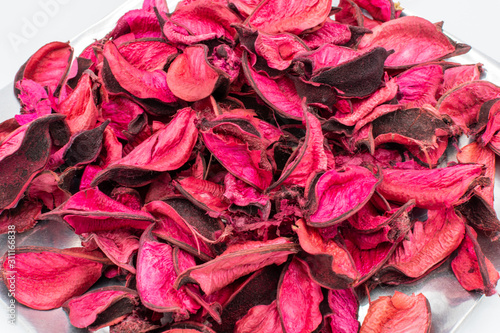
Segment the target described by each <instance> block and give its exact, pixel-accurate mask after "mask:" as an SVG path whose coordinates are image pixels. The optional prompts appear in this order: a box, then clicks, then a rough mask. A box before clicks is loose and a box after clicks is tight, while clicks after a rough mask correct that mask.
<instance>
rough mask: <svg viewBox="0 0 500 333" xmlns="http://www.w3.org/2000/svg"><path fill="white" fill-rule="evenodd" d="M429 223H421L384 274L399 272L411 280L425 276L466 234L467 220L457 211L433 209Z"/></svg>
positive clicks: (414, 229) (395, 255)
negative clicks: (393, 271) (390, 271)
mask: <svg viewBox="0 0 500 333" xmlns="http://www.w3.org/2000/svg"><path fill="white" fill-rule="evenodd" d="M428 214H429V215H428V216H429V217H428V219H427V221H426V222H425V223H423V222H420V221H417V222H416V223H415V225H414V227H413V230H412V231H410V233H409V234H408V236H407V239H405V240H403V241H402V243H401V244H400V245H399V246H398V248H397V249H396V251H395V252H394V254H393V255H392V257H391V258H390V259H389V261H388V262H387V264H386V268H384V269H383V270H382V272H381V274H383V272H385V271H386V269H389V270H393V269H395V270H397V271H399V272H401V273H402V274H404V275H405V276H407V277H411V278H418V277H420V276H423V275H424V274H425V273H427V272H428V271H429V270H431V269H432V268H433V267H434V266H435V265H437V264H439V263H440V262H441V261H443V260H445V259H446V258H447V257H448V256H449V255H450V254H451V253H452V252H453V251H455V250H456V249H457V248H458V246H459V245H460V243H461V242H462V239H463V237H464V233H465V221H464V219H463V218H462V217H459V216H458V215H457V214H455V212H454V211H453V209H443V210H430V211H429V213H428Z"/></svg>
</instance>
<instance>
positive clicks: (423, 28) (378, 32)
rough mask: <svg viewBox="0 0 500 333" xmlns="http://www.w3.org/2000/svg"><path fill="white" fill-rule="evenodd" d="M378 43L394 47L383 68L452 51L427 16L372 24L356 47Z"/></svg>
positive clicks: (425, 59)
mask: <svg viewBox="0 0 500 333" xmlns="http://www.w3.org/2000/svg"><path fill="white" fill-rule="evenodd" d="M376 46H381V47H383V48H385V49H387V50H395V51H396V52H395V53H393V54H392V55H390V56H389V57H388V58H387V60H386V61H385V66H386V67H405V66H411V65H415V64H421V63H424V62H428V61H434V60H440V59H443V58H445V57H447V56H449V55H450V54H452V53H453V52H454V51H455V46H454V45H453V44H452V43H451V42H450V40H449V39H448V38H447V37H446V36H445V35H444V34H443V33H442V32H441V31H439V30H438V28H436V26H435V25H434V24H432V23H431V22H429V21H427V20H426V19H423V18H420V17H416V16H405V17H400V18H398V19H395V20H391V21H388V22H385V23H384V24H382V25H380V26H378V27H375V28H374V29H373V33H372V34H366V35H365V36H363V38H362V39H361V42H360V44H359V49H360V50H363V49H367V48H373V47H376Z"/></svg>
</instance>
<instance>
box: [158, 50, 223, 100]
mask: <svg viewBox="0 0 500 333" xmlns="http://www.w3.org/2000/svg"><path fill="white" fill-rule="evenodd" d="M206 52H207V47H206V46H201V45H200V46H190V47H187V48H186V49H185V50H184V53H182V54H180V55H179V56H177V58H175V60H174V61H173V62H172V64H171V65H170V67H169V69H168V72H167V83H168V86H169V87H170V89H171V90H172V93H173V94H174V95H175V96H176V97H178V98H180V99H183V100H185V101H188V102H195V101H198V100H200V99H203V98H205V97H207V96H210V95H211V94H212V92H213V91H214V90H215V88H216V84H217V82H218V80H219V73H218V72H217V71H216V70H215V69H214V68H213V67H212V66H211V65H210V64H209V63H208V61H207V59H206Z"/></svg>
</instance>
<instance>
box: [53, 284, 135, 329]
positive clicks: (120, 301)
mask: <svg viewBox="0 0 500 333" xmlns="http://www.w3.org/2000/svg"><path fill="white" fill-rule="evenodd" d="M137 298H138V295H137V292H136V291H135V290H132V289H129V288H125V287H120V286H112V287H104V288H100V289H97V290H93V291H90V292H87V293H85V294H84V295H82V296H80V297H74V298H71V299H69V300H68V301H66V303H64V305H63V309H64V310H65V311H66V312H67V313H68V317H69V320H70V322H71V324H72V325H73V326H75V327H79V328H86V327H89V328H90V329H92V330H96V329H99V328H102V327H106V326H109V325H112V324H115V323H117V322H120V321H121V320H122V319H123V318H124V317H125V316H126V315H128V314H129V313H131V312H132V310H133V309H134V307H135V306H136V305H137Z"/></svg>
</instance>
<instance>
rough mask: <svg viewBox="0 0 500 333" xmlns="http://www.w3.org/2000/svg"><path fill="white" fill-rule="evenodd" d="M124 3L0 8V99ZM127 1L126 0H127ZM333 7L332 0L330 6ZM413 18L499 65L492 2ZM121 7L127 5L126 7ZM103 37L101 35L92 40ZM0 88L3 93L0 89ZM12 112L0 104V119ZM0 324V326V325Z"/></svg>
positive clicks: (423, 8)
mask: <svg viewBox="0 0 500 333" xmlns="http://www.w3.org/2000/svg"><path fill="white" fill-rule="evenodd" d="M126 2H127V1H125V0H23V1H5V0H4V1H2V3H1V5H0V100H1V101H3V100H4V99H3V98H2V97H3V96H4V95H5V94H6V93H10V91H11V87H9V85H11V84H12V80H13V78H14V75H15V73H16V71H17V69H18V68H19V67H20V66H21V65H22V64H23V63H24V62H25V61H26V60H27V59H28V58H29V56H30V55H31V54H33V53H34V52H35V51H36V50H37V49H38V48H40V47H41V46H42V45H44V44H46V43H48V42H51V41H54V40H59V41H68V40H69V41H72V40H73V38H74V37H75V36H77V35H78V34H79V33H80V32H82V31H84V30H85V29H86V28H88V27H90V26H92V25H93V24H94V23H96V22H97V21H99V20H101V19H102V18H103V17H105V16H106V15H107V14H109V13H110V12H111V11H112V10H113V9H115V8H116V7H118V6H120V5H123V4H124V3H126ZM128 3H130V1H128ZM335 3H337V2H336V1H335V0H334V4H335ZM401 5H402V6H403V7H404V8H406V9H407V10H408V11H409V12H411V13H412V14H415V15H418V16H422V17H424V18H426V19H428V20H430V21H432V22H438V21H444V29H445V30H446V31H447V32H449V33H451V34H452V35H453V36H455V37H456V38H458V39H460V40H461V41H462V42H465V43H467V44H469V45H471V46H472V47H473V48H474V49H475V50H477V51H480V52H482V53H484V54H486V55H488V56H490V57H491V58H493V59H494V60H496V61H500V25H499V23H498V18H499V15H500V11H499V9H500V4H498V3H497V2H496V1H493V0H475V1H470V0H401ZM125 6H126V4H125ZM96 37H102V36H96ZM2 88H3V89H2ZM17 111H18V110H17V109H16V108H15V107H12V106H7V105H5V104H2V105H0V118H1V119H2V120H3V119H6V118H10V117H12V115H14V114H15V113H17ZM2 325H3V323H0V327H3V326H2ZM457 332H460V333H468V332H482V333H493V332H495V333H496V332H500V298H499V297H498V296H493V297H490V298H487V299H483V300H482V302H481V303H479V305H478V306H477V307H476V308H475V309H474V310H473V311H472V315H471V316H469V317H468V319H466V320H465V322H464V323H463V325H462V326H461V327H460V328H459V330H458V331H457Z"/></svg>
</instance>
